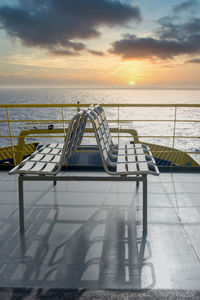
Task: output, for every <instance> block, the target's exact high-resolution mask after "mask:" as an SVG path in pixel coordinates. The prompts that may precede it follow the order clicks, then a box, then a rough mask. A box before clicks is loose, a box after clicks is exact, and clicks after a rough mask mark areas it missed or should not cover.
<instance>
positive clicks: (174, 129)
mask: <svg viewBox="0 0 200 300" xmlns="http://www.w3.org/2000/svg"><path fill="white" fill-rule="evenodd" d="M176 115H177V106H175V107H174V128H173V140H172V149H174V146H175V136H176ZM172 164H173V161H171V168H172Z"/></svg>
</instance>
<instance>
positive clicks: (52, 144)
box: [48, 143, 58, 148]
mask: <svg viewBox="0 0 200 300" xmlns="http://www.w3.org/2000/svg"><path fill="white" fill-rule="evenodd" d="M57 145H58V144H56V143H51V144H49V145H48V147H49V148H55V147H56V146H57Z"/></svg>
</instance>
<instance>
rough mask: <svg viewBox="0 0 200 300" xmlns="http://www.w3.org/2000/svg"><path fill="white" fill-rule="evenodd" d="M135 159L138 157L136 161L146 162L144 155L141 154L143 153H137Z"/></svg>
mask: <svg viewBox="0 0 200 300" xmlns="http://www.w3.org/2000/svg"><path fill="white" fill-rule="evenodd" d="M137 159H138V161H139V162H140V161H141V162H146V158H145V155H143V154H141V155H138V156H137Z"/></svg>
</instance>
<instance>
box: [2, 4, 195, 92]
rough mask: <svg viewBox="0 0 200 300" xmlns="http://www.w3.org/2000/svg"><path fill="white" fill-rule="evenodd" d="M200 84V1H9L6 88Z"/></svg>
mask: <svg viewBox="0 0 200 300" xmlns="http://www.w3.org/2000/svg"><path fill="white" fill-rule="evenodd" d="M7 85H12V86H13V85H14V86H16V85H18V86H38V85H39V86H49V85H50V86H66V87H129V86H132V87H135V88H136V87H138V88H143V87H144V88H148V87H149V88H199V87H200V0H191V1H188V0H186V1H184V0H168V1H166V0H135V1H132V0H1V2H0V86H7Z"/></svg>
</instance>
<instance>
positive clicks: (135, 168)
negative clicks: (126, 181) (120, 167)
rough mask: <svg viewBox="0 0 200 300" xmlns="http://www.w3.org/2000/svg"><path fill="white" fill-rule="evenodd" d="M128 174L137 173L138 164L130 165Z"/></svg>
mask: <svg viewBox="0 0 200 300" xmlns="http://www.w3.org/2000/svg"><path fill="white" fill-rule="evenodd" d="M127 166H128V172H137V171H138V170H137V164H136V163H128V164H127Z"/></svg>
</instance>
